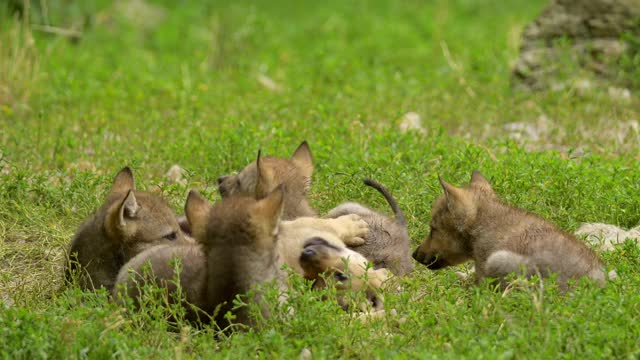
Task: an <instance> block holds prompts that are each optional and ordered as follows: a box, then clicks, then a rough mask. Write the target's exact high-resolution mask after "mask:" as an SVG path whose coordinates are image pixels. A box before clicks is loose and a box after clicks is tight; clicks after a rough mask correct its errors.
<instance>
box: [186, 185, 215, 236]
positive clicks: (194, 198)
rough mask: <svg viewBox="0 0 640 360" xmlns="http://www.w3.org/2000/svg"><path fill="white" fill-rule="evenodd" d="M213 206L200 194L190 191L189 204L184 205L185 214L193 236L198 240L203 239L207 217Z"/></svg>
mask: <svg viewBox="0 0 640 360" xmlns="http://www.w3.org/2000/svg"><path fill="white" fill-rule="evenodd" d="M210 208H211V205H210V204H209V201H207V199H205V198H204V197H203V196H202V195H200V193H198V192H197V191H195V190H191V191H189V195H188V196H187V202H186V203H185V204H184V214H185V215H186V217H187V221H188V223H189V227H190V228H191V234H192V235H193V237H194V238H195V239H196V240H199V239H200V238H201V235H202V233H203V232H204V229H205V228H206V224H207V216H208V215H209V209H210Z"/></svg>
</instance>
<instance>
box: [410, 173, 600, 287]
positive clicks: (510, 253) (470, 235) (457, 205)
mask: <svg viewBox="0 0 640 360" xmlns="http://www.w3.org/2000/svg"><path fill="white" fill-rule="evenodd" d="M440 184H441V185H442V188H443V189H444V195H442V196H441V197H440V198H438V199H437V200H436V201H435V202H434V204H433V209H432V212H431V231H430V233H429V237H428V238H427V239H426V240H425V241H424V242H423V243H422V244H421V245H420V247H418V248H417V249H416V251H415V252H414V253H413V257H414V259H416V260H417V261H418V262H420V263H422V264H424V265H426V266H427V267H428V268H429V269H432V270H436V269H440V268H443V267H446V266H451V265H456V264H460V263H462V262H464V261H467V260H474V261H475V268H476V279H477V280H480V279H482V278H485V277H489V278H496V279H498V280H500V281H501V284H502V285H503V286H504V285H505V284H504V278H505V277H506V276H507V275H508V274H511V273H519V272H520V271H524V274H525V275H527V276H532V275H535V274H538V275H540V276H548V275H549V274H552V273H557V274H558V277H557V281H558V284H559V286H560V287H561V288H562V289H566V288H567V282H568V281H569V280H570V279H575V278H579V277H584V276H586V277H589V278H591V279H593V280H595V281H597V282H598V283H600V284H604V282H605V272H604V265H603V263H602V262H601V261H600V259H599V258H598V257H597V256H596V254H595V253H594V252H593V251H592V250H591V249H589V248H588V247H587V246H586V245H585V244H584V243H582V242H580V241H579V240H577V239H576V238H575V237H574V236H572V235H570V234H568V233H566V232H564V231H562V230H560V229H558V228H557V227H556V226H555V225H553V224H551V223H550V222H548V221H547V220H545V219H543V218H541V217H539V216H537V215H535V214H532V213H530V212H527V211H525V210H522V209H518V208H514V207H511V206H509V205H506V204H504V203H503V202H502V201H500V199H498V196H497V195H496V194H495V193H494V191H493V189H492V188H491V185H490V184H489V182H488V181H487V180H486V179H485V178H484V177H483V176H482V175H481V174H480V173H479V172H478V171H474V172H473V174H472V175H471V182H470V184H469V185H468V186H466V187H463V188H458V187H455V186H453V185H450V184H448V183H446V182H445V181H444V180H442V179H440Z"/></svg>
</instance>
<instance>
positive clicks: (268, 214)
mask: <svg viewBox="0 0 640 360" xmlns="http://www.w3.org/2000/svg"><path fill="white" fill-rule="evenodd" d="M282 203H283V192H282V189H281V188H277V189H276V190H274V191H273V192H271V193H270V194H268V195H267V196H266V197H265V198H263V199H261V200H255V199H254V198H253V197H249V196H243V195H234V196H230V197H228V198H225V199H223V200H222V201H221V202H219V203H217V204H215V205H213V206H211V205H210V204H209V202H208V201H207V200H206V199H204V198H203V197H202V196H200V194H198V193H197V192H196V191H193V190H192V191H191V192H190V193H189V197H188V198H187V202H186V205H185V214H186V216H187V219H188V221H189V225H190V228H191V229H192V232H193V235H194V238H195V239H196V241H197V242H198V244H193V245H186V246H161V247H156V248H153V249H149V250H147V251H145V252H144V253H142V254H140V255H138V256H137V257H136V258H134V259H132V260H131V261H130V262H129V263H127V264H126V265H125V266H123V268H122V270H121V271H120V274H119V275H118V284H117V286H116V288H115V290H114V291H115V293H114V297H115V298H116V299H120V295H119V293H127V294H128V295H129V296H132V297H134V298H136V297H137V296H139V292H138V287H139V286H140V285H141V284H140V282H142V281H144V280H143V279H144V278H143V277H141V276H140V273H141V270H142V268H143V266H144V264H145V263H146V262H150V264H151V270H152V272H153V275H152V276H153V281H154V282H155V283H156V284H157V285H159V286H161V287H165V288H167V290H168V293H169V294H171V293H173V292H174V291H175V289H176V284H175V283H174V282H173V280H174V275H175V274H174V268H173V267H172V266H171V265H170V262H171V260H172V259H174V258H180V259H181V261H182V264H183V267H182V271H181V272H180V278H179V281H180V285H181V287H182V290H183V291H184V293H185V295H186V301H187V302H188V303H190V304H192V305H194V306H195V307H196V309H193V308H188V310H190V311H189V312H187V314H188V318H191V319H194V318H195V317H196V315H197V309H201V310H203V311H204V312H206V313H208V314H210V315H214V312H215V311H216V308H217V307H218V306H220V307H221V308H220V309H219V310H218V311H217V312H215V314H216V318H215V321H216V323H217V324H218V325H220V326H221V327H222V326H226V325H227V324H226V323H225V321H224V319H223V316H224V315H225V313H226V312H227V311H228V310H231V308H232V305H233V300H234V298H235V297H236V295H241V296H244V295H245V294H246V293H247V292H249V291H251V290H254V289H255V288H256V287H257V286H258V285H260V284H263V283H266V282H269V281H272V280H275V281H277V282H278V283H279V284H280V286H283V284H284V273H283V272H281V270H280V267H279V254H278V251H277V246H276V244H277V241H276V240H277V236H276V234H277V229H278V226H279V222H280V214H281V212H282ZM131 273H133V275H132V274H131ZM256 296H257V297H256V298H255V299H254V300H255V301H260V297H259V294H257V295H256ZM235 315H236V316H237V318H236V322H237V323H241V324H245V325H251V324H252V321H251V319H250V318H249V315H248V313H247V310H246V308H244V307H243V308H241V309H238V310H237V311H236V313H235ZM263 315H265V316H266V315H268V314H266V313H264V312H263ZM200 318H202V317H200Z"/></svg>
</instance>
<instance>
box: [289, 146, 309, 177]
mask: <svg viewBox="0 0 640 360" xmlns="http://www.w3.org/2000/svg"><path fill="white" fill-rule="evenodd" d="M291 161H292V162H293V163H294V164H295V166H296V167H298V169H300V171H302V175H303V176H305V177H307V178H309V179H311V176H312V175H313V155H311V149H310V148H309V144H308V143H307V141H306V140H305V141H303V142H302V144H300V146H298V148H297V149H296V151H294V152H293V155H291Z"/></svg>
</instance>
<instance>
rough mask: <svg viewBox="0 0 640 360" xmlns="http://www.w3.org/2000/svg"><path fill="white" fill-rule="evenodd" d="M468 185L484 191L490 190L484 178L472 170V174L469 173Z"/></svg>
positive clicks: (489, 185) (478, 172)
mask: <svg viewBox="0 0 640 360" xmlns="http://www.w3.org/2000/svg"><path fill="white" fill-rule="evenodd" d="M469 184H471V185H473V186H476V187H479V188H482V189H485V190H490V191H491V190H492V189H491V184H490V183H489V181H488V180H487V179H486V178H485V177H484V176H482V174H480V171H478V170H473V172H472V173H471V181H470V182H469Z"/></svg>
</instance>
